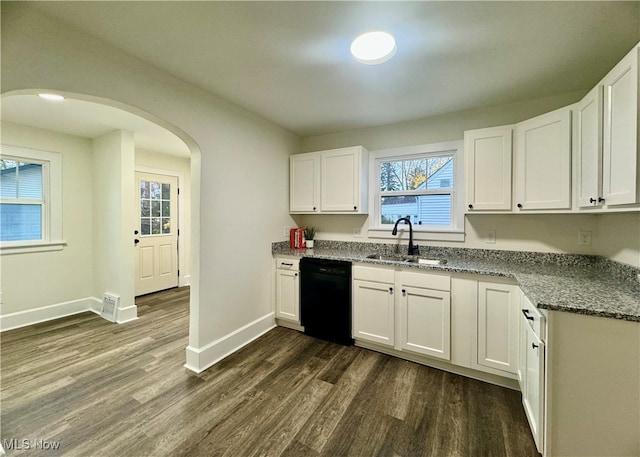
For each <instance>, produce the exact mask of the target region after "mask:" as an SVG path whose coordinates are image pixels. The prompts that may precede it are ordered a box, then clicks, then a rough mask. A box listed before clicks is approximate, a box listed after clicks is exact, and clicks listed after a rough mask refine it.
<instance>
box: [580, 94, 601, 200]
mask: <svg viewBox="0 0 640 457" xmlns="http://www.w3.org/2000/svg"><path fill="white" fill-rule="evenodd" d="M574 113H575V115H574V127H575V129H574V130H575V146H574V151H575V161H576V163H575V169H576V192H577V195H576V203H577V205H578V207H579V208H587V207H592V206H601V204H602V198H601V197H602V86H600V85H598V86H596V87H595V88H594V89H593V90H592V91H591V92H589V93H588V94H587V95H586V96H585V97H584V98H583V99H582V100H580V102H578V103H577V104H576V107H575V109H574Z"/></svg>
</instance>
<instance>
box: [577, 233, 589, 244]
mask: <svg viewBox="0 0 640 457" xmlns="http://www.w3.org/2000/svg"><path fill="white" fill-rule="evenodd" d="M578 246H591V232H590V231H589V230H579V231H578Z"/></svg>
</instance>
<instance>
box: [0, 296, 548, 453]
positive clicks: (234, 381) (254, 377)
mask: <svg viewBox="0 0 640 457" xmlns="http://www.w3.org/2000/svg"><path fill="white" fill-rule="evenodd" d="M188 301H189V289H188V288H179V289H172V290H169V291H165V292H160V293H157V294H152V295H148V296H145V297H141V298H139V299H138V300H137V304H138V314H139V316H140V319H139V320H137V321H135V322H131V323H127V324H121V325H115V324H111V323H109V322H107V321H105V320H103V319H101V318H100V317H98V316H96V315H95V314H93V313H84V314H80V315H76V316H71V317H68V318H64V319H60V320H57V321H53V322H48V323H43V324H38V325H34V326H31V327H26V328H23V329H18V330H12V331H9V332H5V333H3V334H2V336H1V343H2V347H1V356H2V359H1V363H2V367H1V369H2V371H1V376H2V377H1V381H2V386H1V401H2V404H1V407H2V414H1V420H2V422H1V438H2V440H3V444H4V445H5V450H7V454H8V455H29V456H38V455H43V456H54V455H64V456H82V457H86V456H126V457H129V456H130V457H138V456H140V457H142V456H154V457H158V456H208V457H209V456H219V457H243V456H283V457H284V456H301V457H307V456H309V457H314V456H327V457H329V456H330V457H341V456H367V457H368V456H389V457H417V456H437V457H440V456H459V457H464V456H474V457H482V456H496V457H500V456H517V457H526V456H539V454H538V453H537V452H536V450H535V445H534V443H533V439H532V437H531V433H530V431H529V427H528V425H527V422H526V418H525V416H524V412H523V409H522V406H521V403H520V393H519V392H515V391H512V390H509V389H504V388H501V387H497V386H493V385H490V384H486V383H483V382H480V381H475V380H472V379H467V378H464V377H461V376H457V375H453V374H450V373H446V372H443V371H440V370H436V369H432V368H428V367H425V366H422V365H418V364H415V363H412V362H408V361H404V360H400V359H396V358H393V357H389V356H386V355H383V354H379V353H376V352H373V351H369V350H366V349H361V348H357V347H353V346H352V347H345V346H339V345H336V344H333V343H328V342H325V341H321V340H317V339H314V338H311V337H308V336H305V335H304V334H301V333H299V332H296V331H294V330H289V329H285V328H281V327H279V328H276V329H274V330H272V331H271V332H269V333H267V334H266V335H264V336H263V337H261V338H259V339H258V340H256V341H254V342H252V343H251V344H249V345H248V346H246V347H245V348H243V349H242V350H240V351H238V352H236V353H235V354H233V355H232V356H230V357H228V358H226V359H225V360H223V361H222V362H220V363H219V364H217V365H215V366H214V367H212V368H210V369H209V370H207V371H205V372H204V373H201V374H199V375H196V374H193V373H191V372H189V371H187V370H186V369H185V368H183V366H182V365H183V364H184V358H185V347H186V346H187V341H188ZM11 439H15V440H17V441H13V449H7V447H8V443H10V442H9V441H8V440H11ZM23 440H27V441H23ZM36 440H44V441H46V443H43V442H42V441H36ZM24 443H27V444H28V446H29V447H30V449H26V448H25V446H24ZM56 443H58V446H59V448H58V449H57V450H56V449H48V450H43V449H36V448H35V447H36V446H38V445H40V446H49V447H51V446H55V445H56ZM19 447H22V449H17V448H19Z"/></svg>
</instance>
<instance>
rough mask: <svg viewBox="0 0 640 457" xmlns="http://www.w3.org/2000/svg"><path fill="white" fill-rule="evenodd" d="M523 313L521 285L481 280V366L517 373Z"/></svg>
mask: <svg viewBox="0 0 640 457" xmlns="http://www.w3.org/2000/svg"><path fill="white" fill-rule="evenodd" d="M519 312H520V289H519V288H518V286H515V285H512V284H500V283H493V282H485V281H478V318H477V322H478V327H477V328H478V338H477V360H476V362H477V364H478V365H479V366H480V367H485V368H490V369H493V370H498V372H497V374H498V373H499V372H500V371H502V372H506V373H510V374H517V372H518V338H519V335H518V328H519V327H518V316H519Z"/></svg>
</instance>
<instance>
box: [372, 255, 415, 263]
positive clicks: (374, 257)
mask: <svg viewBox="0 0 640 457" xmlns="http://www.w3.org/2000/svg"><path fill="white" fill-rule="evenodd" d="M367 259H372V260H385V261H387V262H406V260H407V256H404V255H378V254H371V255H368V256H367Z"/></svg>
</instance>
